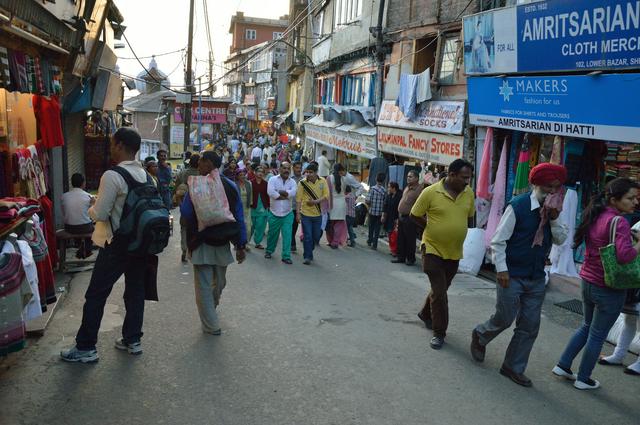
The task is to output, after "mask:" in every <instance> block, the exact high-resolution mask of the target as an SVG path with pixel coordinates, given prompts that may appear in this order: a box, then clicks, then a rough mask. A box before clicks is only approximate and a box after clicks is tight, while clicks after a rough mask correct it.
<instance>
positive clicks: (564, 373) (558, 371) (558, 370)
mask: <svg viewBox="0 0 640 425" xmlns="http://www.w3.org/2000/svg"><path fill="white" fill-rule="evenodd" d="M551 372H553V374H554V375H556V376H559V377H561V378H565V379H568V380H569V381H575V380H576V379H578V375H576V374H575V373H573V372H572V371H571V369H569V370H567V369H564V368H562V367H560V366H558V365H556V366H555V367H554V368H553V369H551Z"/></svg>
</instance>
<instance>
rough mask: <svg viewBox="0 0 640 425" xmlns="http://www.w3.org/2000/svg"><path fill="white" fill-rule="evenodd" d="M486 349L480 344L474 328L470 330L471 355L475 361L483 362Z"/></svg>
mask: <svg viewBox="0 0 640 425" xmlns="http://www.w3.org/2000/svg"><path fill="white" fill-rule="evenodd" d="M486 351H487V348H486V347H485V346H484V345H482V344H480V336H479V335H478V332H476V330H475V329H474V330H473V332H471V357H473V360H475V361H477V362H483V361H484V356H485V354H486Z"/></svg>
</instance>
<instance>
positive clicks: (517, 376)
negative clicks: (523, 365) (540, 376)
mask: <svg viewBox="0 0 640 425" xmlns="http://www.w3.org/2000/svg"><path fill="white" fill-rule="evenodd" d="M500 375H502V376H506V377H507V378H509V379H511V380H512V381H513V382H515V383H516V384H518V385H522V386H523V387H531V386H532V385H533V382H531V379H529V378H527V377H526V376H525V374H524V373H515V372H514V371H512V370H511V369H509V368H508V367H506V366H505V365H502V367H501V368H500Z"/></svg>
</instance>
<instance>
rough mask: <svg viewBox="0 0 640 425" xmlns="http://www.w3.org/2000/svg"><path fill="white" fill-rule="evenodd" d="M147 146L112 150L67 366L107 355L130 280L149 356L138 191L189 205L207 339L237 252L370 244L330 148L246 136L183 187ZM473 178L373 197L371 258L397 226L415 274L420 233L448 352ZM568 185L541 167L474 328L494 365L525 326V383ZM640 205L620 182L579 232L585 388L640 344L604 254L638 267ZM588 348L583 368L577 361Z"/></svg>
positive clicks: (571, 350) (418, 184)
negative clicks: (134, 234)
mask: <svg viewBox="0 0 640 425" xmlns="http://www.w3.org/2000/svg"><path fill="white" fill-rule="evenodd" d="M139 147H140V136H139V135H138V134H137V133H136V132H135V131H134V130H131V129H120V130H118V131H117V132H116V134H115V135H114V137H113V140H112V142H111V154H112V158H114V160H115V161H116V162H117V163H118V164H119V167H117V168H118V169H119V170H115V169H114V170H115V171H114V170H111V171H108V172H106V173H105V174H104V176H103V177H102V180H101V183H100V188H99V191H98V196H97V199H96V200H92V201H91V202H90V203H87V208H88V215H90V216H91V218H92V219H93V220H94V221H95V222H96V230H95V232H94V236H93V241H94V243H95V244H97V245H98V246H99V248H100V249H99V254H98V259H97V261H96V266H95V269H94V272H93V275H92V278H91V282H90V284H89V288H88V290H87V294H86V302H85V305H84V309H83V318H82V325H81V327H80V329H79V331H78V334H77V337H76V344H75V345H74V346H73V347H71V348H70V349H68V350H65V351H63V352H62V353H61V356H62V358H63V359H64V360H66V361H71V362H83V363H86V362H94V361H97V360H98V354H97V351H96V342H97V336H98V329H99V327H100V321H101V318H102V312H103V310H104V305H105V302H106V299H107V297H108V296H109V294H110V292H111V288H112V286H113V284H114V283H115V281H116V280H117V279H118V278H119V277H120V276H121V275H122V274H124V275H125V294H124V298H125V306H126V309H127V313H126V317H125V322H124V325H123V328H122V338H119V339H118V340H117V341H116V344H115V345H116V348H119V349H122V350H126V351H128V352H129V353H131V354H140V353H142V346H141V337H142V317H143V311H144V299H145V297H146V294H145V293H144V292H143V291H142V289H141V288H143V287H142V286H141V285H136V283H138V282H139V281H140V280H144V279H145V273H146V271H145V270H146V269H145V268H144V267H139V264H140V257H139V256H138V257H137V256H135V255H133V254H131V250H130V249H129V248H130V247H129V246H128V245H127V243H128V242H127V241H128V239H127V238H126V237H125V236H126V235H124V234H123V233H122V231H118V228H119V225H120V223H121V222H125V221H127V220H128V217H127V209H126V208H124V206H125V204H127V205H128V203H129V202H130V201H129V199H130V196H129V194H130V192H133V191H134V189H135V187H137V186H138V185H144V184H148V185H149V187H153V188H155V190H156V193H157V196H158V198H159V200H161V203H162V204H163V205H164V206H165V208H166V210H171V209H172V208H173V207H175V206H179V207H180V212H181V217H180V228H181V232H180V238H181V261H182V262H187V261H191V263H192V264H193V268H194V284H195V292H196V305H197V309H198V312H199V316H200V319H201V323H202V330H203V331H204V332H206V333H209V334H213V335H220V334H221V328H220V321H219V318H218V313H217V310H216V307H217V306H218V304H219V303H220V299H221V294H222V291H223V289H224V288H225V286H226V271H227V268H228V266H229V265H230V264H232V263H233V262H234V255H233V253H232V247H233V250H235V261H237V262H238V263H242V262H243V261H244V260H245V258H246V255H245V252H246V251H248V250H250V249H255V250H257V251H264V254H263V255H264V258H265V259H272V258H273V257H274V256H276V255H278V256H279V257H280V260H281V262H282V263H283V264H285V265H291V264H293V257H292V252H295V251H297V246H298V244H297V243H296V242H297V241H296V240H297V239H298V238H299V239H298V241H301V242H302V247H303V255H302V260H303V261H302V263H303V264H304V265H312V264H313V262H314V260H315V256H314V254H317V251H316V249H315V248H316V247H317V246H318V245H319V244H320V243H321V239H322V236H323V235H324V236H325V238H326V241H327V245H328V246H330V247H331V248H332V249H341V248H342V247H355V246H356V239H357V235H356V233H355V231H354V227H355V226H356V225H357V219H356V217H357V214H356V203H357V199H358V197H359V196H361V195H364V192H365V188H364V186H363V185H362V184H361V183H360V182H358V181H357V180H356V179H355V178H354V176H353V175H351V174H350V173H348V172H347V170H346V169H345V167H344V166H343V165H342V164H340V163H335V164H333V165H331V164H330V162H329V160H328V159H327V156H326V154H327V153H326V151H323V152H322V153H321V155H319V157H318V158H317V160H315V161H314V160H312V161H309V159H308V158H307V157H306V156H304V155H303V153H302V151H301V150H299V149H294V148H292V147H291V146H289V145H288V144H286V143H282V142H280V141H278V142H277V143H275V144H272V143H270V142H269V140H268V138H267V137H266V136H265V135H260V136H259V137H257V138H255V139H254V138H253V135H248V134H244V135H239V134H237V133H236V134H233V135H232V136H231V137H230V140H229V142H228V143H226V144H220V145H217V146H214V148H213V149H212V150H207V151H204V152H202V153H201V154H195V153H194V154H192V155H190V156H189V157H188V158H187V159H186V160H185V168H184V169H183V170H182V171H180V172H179V173H178V174H177V176H175V179H174V177H173V175H172V170H171V167H170V166H169V165H168V163H167V153H166V152H165V151H159V152H158V158H157V160H156V158H147V159H146V160H145V161H144V167H143V165H142V164H141V163H140V162H139V161H136V160H135V157H136V154H137V152H138V150H139ZM122 170H124V173H125V174H123V171H122ZM116 171H117V172H116ZM74 178H75V179H76V180H77V182H75V183H74V187H75V186H76V185H77V186H80V185H81V183H82V182H81V181H80V178H79V177H74ZM472 178H473V165H472V164H471V163H469V162H467V161H465V160H462V159H458V160H455V161H453V162H452V163H451V164H450V165H449V167H448V169H447V172H446V173H444V174H443V175H441V176H439V178H434V176H433V175H432V174H430V175H429V176H428V178H427V177H424V178H423V177H422V176H421V174H420V172H419V171H415V170H412V171H409V172H408V173H407V175H406V182H403V186H404V187H403V188H402V189H401V186H400V185H399V182H394V181H387V179H388V176H387V175H386V174H385V173H379V174H377V175H376V176H375V181H376V184H375V185H374V186H372V187H369V188H368V191H367V193H366V196H363V198H362V199H363V205H366V208H367V210H368V232H367V241H366V243H367V246H368V247H369V248H370V249H371V250H377V249H378V241H379V239H380V235H381V231H384V232H386V234H387V235H389V239H390V240H391V239H392V235H394V238H395V239H396V241H397V242H396V243H395V244H393V245H395V246H393V247H392V254H394V258H393V259H392V260H391V262H392V263H394V264H406V265H408V266H412V265H414V264H415V263H416V238H417V237H418V238H420V243H419V245H418V246H419V248H418V249H419V250H420V252H421V254H422V270H423V272H424V273H425V274H426V275H427V277H428V281H429V284H430V290H429V292H428V294H427V295H426V298H425V300H424V303H423V306H422V308H421V309H420V310H419V312H418V313H417V315H418V317H419V319H420V320H421V321H422V322H423V323H424V325H425V327H426V328H427V329H429V330H431V331H432V332H433V335H432V338H431V340H430V346H431V347H432V348H433V349H436V350H438V349H441V348H442V347H443V346H444V345H445V341H446V337H447V332H448V325H449V314H450V312H449V303H448V296H447V292H448V289H449V287H450V286H451V284H452V281H453V279H454V276H455V275H456V273H457V271H458V266H459V261H460V260H461V258H462V256H463V244H464V242H465V238H466V236H467V229H468V228H469V227H472V226H473V224H474V222H473V221H474V215H475V210H476V207H475V199H474V193H473V191H472V190H471V188H470V182H471V180H472ZM566 178H567V170H566V169H565V168H564V167H563V166H562V165H557V164H550V163H542V164H539V165H537V166H536V167H534V168H533V169H532V170H531V172H530V174H529V182H530V187H531V190H530V191H528V192H526V193H523V194H521V195H518V196H516V197H514V198H513V199H512V200H511V201H510V202H509V204H508V205H507V207H506V209H505V211H504V213H503V214H502V217H501V219H500V223H499V225H498V227H497V229H496V231H495V234H493V236H492V238H491V244H490V245H491V254H492V260H493V264H494V265H495V268H496V273H497V277H496V281H497V292H496V297H497V301H496V307H495V311H494V312H493V314H492V315H491V317H490V318H489V319H488V320H486V321H485V322H482V323H479V324H478V325H477V326H476V327H475V328H474V329H473V330H472V331H471V338H470V340H471V344H470V352H471V356H472V358H473V359H475V360H476V361H477V362H482V361H484V360H485V356H486V346H487V345H488V344H489V343H491V342H492V341H493V340H494V339H495V338H496V337H497V336H498V335H499V334H500V333H502V332H503V331H505V330H506V329H508V328H509V327H511V326H512V325H513V323H514V322H515V329H514V334H513V337H512V338H511V341H510V343H509V345H508V347H507V349H506V353H505V356H504V360H503V363H502V366H501V368H500V373H501V374H503V375H505V376H506V377H508V378H510V379H511V380H512V381H513V382H515V383H517V384H519V385H522V386H525V387H529V386H531V385H532V381H531V379H529V378H528V377H527V376H526V375H525V371H526V368H527V365H528V361H529V356H530V354H531V351H532V348H533V346H534V344H535V341H536V339H537V336H538V333H539V329H540V321H541V312H542V306H543V301H544V298H545V292H546V287H545V270H544V268H545V264H546V260H547V258H548V255H549V252H550V250H551V246H552V245H553V244H558V245H559V244H562V243H563V242H564V241H565V239H566V238H567V234H568V232H567V227H566V226H565V225H564V224H563V223H561V221H560V220H559V213H560V210H561V206H562V201H563V194H564V190H563V185H564V183H565V180H566ZM145 182H146V183H145ZM136 193H138V192H136ZM637 196H638V184H637V183H636V182H635V181H632V180H630V179H626V178H617V179H613V180H612V181H610V182H609V183H608V184H607V186H606V188H605V190H604V191H603V192H602V193H600V194H598V195H596V196H594V198H593V199H592V200H591V203H590V204H589V205H588V207H587V208H586V209H585V210H584V212H583V216H582V222H581V225H580V227H579V228H578V230H577V232H576V235H575V240H574V243H575V244H576V245H579V244H581V243H583V242H584V243H585V244H586V255H585V262H584V265H583V267H582V270H581V273H580V275H581V277H582V297H583V304H584V322H583V324H582V325H581V326H580V327H579V328H578V329H577V330H576V332H575V334H574V335H573V336H572V337H571V339H570V341H569V342H568V344H567V346H566V348H565V350H564V352H562V353H561V354H560V356H559V360H558V362H557V364H556V365H555V366H553V368H552V373H553V374H555V375H557V376H559V377H562V378H566V379H568V380H570V381H572V382H573V384H574V386H575V387H576V388H578V389H581V390H587V389H595V388H598V387H599V386H600V383H599V382H598V381H597V380H595V379H594V378H593V377H592V373H593V370H594V367H595V365H596V364H597V363H600V364H601V365H608V366H611V365H621V364H622V360H623V358H624V356H625V354H626V350H627V349H628V347H629V344H630V342H631V339H632V338H633V336H634V335H635V331H636V322H637V315H638V299H637V296H636V295H637V291H635V290H628V291H627V290H623V289H618V288H615V287H612V286H611V284H610V282H609V281H608V277H607V276H606V274H607V272H606V270H607V267H613V266H615V265H613V266H611V265H608V264H606V263H605V262H603V261H602V257H601V251H602V249H603V248H605V247H606V246H608V245H609V244H613V245H614V246H615V257H614V262H615V263H616V264H617V265H624V264H629V263H631V262H634V261H636V259H637V258H638V252H640V240H639V236H638V234H637V233H636V232H635V231H632V230H631V226H630V223H629V222H628V221H627V220H625V219H624V218H622V216H624V215H625V214H630V213H632V212H634V211H635V209H636V207H637V206H638V199H637ZM85 221H86V219H85ZM107 224H108V226H107ZM278 243H280V252H279V253H277V252H276V247H277V245H278ZM250 245H251V246H250ZM265 245H266V246H265ZM634 297H635V298H634ZM621 312H624V313H625V314H626V316H625V322H624V323H625V327H624V330H623V331H622V333H621V335H620V339H619V341H618V347H617V348H616V350H615V351H614V353H613V354H612V355H610V356H606V357H601V356H600V354H601V351H602V347H603V343H604V341H605V338H606V337H607V335H608V333H609V331H610V329H611V328H612V326H613V325H614V323H615V322H616V320H617V318H618V316H619V315H620V313H621ZM580 352H582V357H581V360H580V364H579V367H578V370H577V373H574V372H573V369H572V367H573V363H574V360H575V359H576V357H577V356H578V354H579V353H580ZM625 373H628V374H632V375H640V360H638V361H636V362H635V363H633V364H632V365H630V366H629V367H627V368H625Z"/></svg>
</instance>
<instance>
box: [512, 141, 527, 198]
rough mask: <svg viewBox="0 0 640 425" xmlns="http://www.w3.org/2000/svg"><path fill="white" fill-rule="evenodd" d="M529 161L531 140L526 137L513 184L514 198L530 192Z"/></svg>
mask: <svg viewBox="0 0 640 425" xmlns="http://www.w3.org/2000/svg"><path fill="white" fill-rule="evenodd" d="M529 160H530V158H529V138H528V136H527V135H525V136H524V141H523V142H522V149H521V150H520V157H519V158H518V168H517V169H516V177H515V180H514V183H513V196H516V195H520V194H521V193H525V192H527V191H529Z"/></svg>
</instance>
